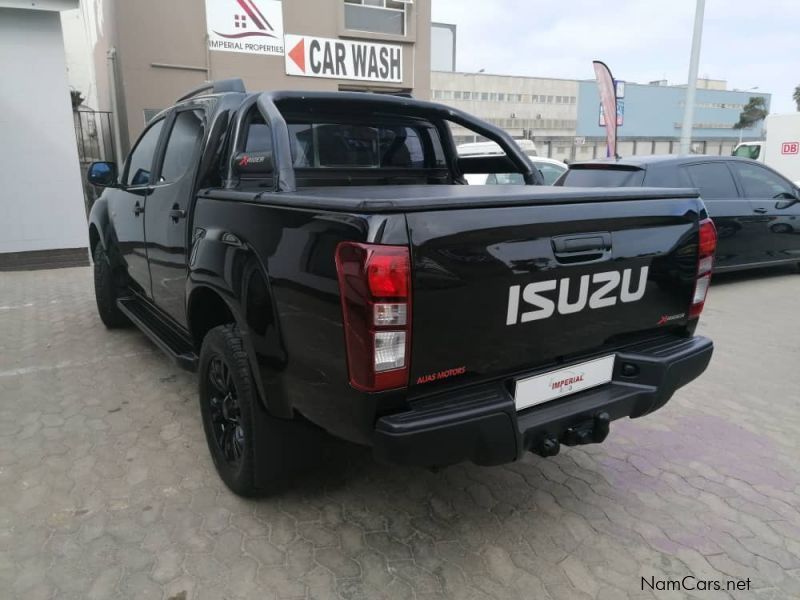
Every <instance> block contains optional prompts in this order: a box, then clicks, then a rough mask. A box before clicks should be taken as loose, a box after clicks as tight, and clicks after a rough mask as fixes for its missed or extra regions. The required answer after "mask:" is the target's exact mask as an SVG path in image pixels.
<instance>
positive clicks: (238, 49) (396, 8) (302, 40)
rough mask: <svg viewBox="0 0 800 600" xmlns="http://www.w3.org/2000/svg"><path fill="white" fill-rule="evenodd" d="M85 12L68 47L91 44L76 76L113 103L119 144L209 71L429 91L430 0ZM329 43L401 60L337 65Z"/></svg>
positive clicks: (225, 1)
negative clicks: (384, 65)
mask: <svg viewBox="0 0 800 600" xmlns="http://www.w3.org/2000/svg"><path fill="white" fill-rule="evenodd" d="M71 18H72V15H67V16H65V20H69V19H71ZM78 20H80V21H82V23H83V24H84V28H83V31H81V30H80V28H78V27H74V28H68V32H69V34H70V35H69V37H68V39H67V47H68V48H69V49H70V50H69V51H68V54H69V55H70V56H71V57H74V56H75V55H78V54H80V53H81V52H83V53H84V54H88V56H86V62H88V63H91V64H92V68H91V69H85V68H78V69H76V71H77V72H76V78H75V80H74V81H75V82H74V83H73V85H74V86H76V87H77V86H85V87H86V89H80V91H81V92H83V94H84V96H86V98H87V103H88V104H89V105H90V108H92V109H95V110H100V111H110V112H111V113H112V118H113V120H114V123H115V127H116V133H117V135H118V140H116V146H117V147H118V150H119V151H120V152H121V153H124V152H126V151H127V149H128V148H129V147H130V144H131V143H132V142H133V141H135V139H136V137H137V136H138V135H139V133H140V132H141V131H142V129H143V128H144V125H145V123H146V122H147V120H148V119H149V118H150V117H152V116H153V115H154V114H156V113H157V112H158V111H160V110H161V109H163V108H165V107H168V106H170V105H171V104H173V103H174V102H175V100H176V98H178V97H179V96H180V95H182V94H183V93H185V92H186V91H187V90H190V89H192V88H194V87H197V86H199V85H201V84H202V83H203V82H205V81H207V80H215V79H225V78H229V77H240V78H242V79H243V80H244V82H245V85H246V86H247V88H248V89H251V90H264V89H272V90H276V89H307V90H331V91H332V90H349V91H353V90H360V91H374V92H385V93H396V92H408V93H413V94H414V95H415V96H416V97H420V98H427V97H428V94H429V88H430V85H429V73H430V2H429V0H417V1H416V2H412V1H411V0H291V1H287V2H280V1H278V0H205V2H202V1H200V0H170V1H169V2H164V1H163V0H136V2H131V1H128V0H84V1H83V2H82V6H81V14H80V15H78ZM284 34H285V35H286V36H287V37H286V44H285V45H286V47H284ZM315 40H316V41H315ZM314 44H316V47H315V46H314ZM326 44H334V45H332V46H330V47H331V48H334V49H335V48H336V47H337V45H338V46H342V47H345V46H346V47H347V50H348V52H349V49H350V48H351V44H357V45H358V49H359V51H361V50H365V51H372V50H373V49H375V50H376V51H378V52H388V53H389V56H390V57H391V58H394V57H396V58H397V59H398V61H397V64H396V67H397V68H392V69H391V70H387V71H386V72H384V70H383V69H380V68H379V69H375V70H374V71H373V70H370V69H362V71H363V72H362V73H361V76H358V75H357V74H356V73H355V72H354V71H356V70H357V69H355V68H354V66H353V64H352V63H348V64H347V65H346V67H347V69H345V70H344V71H343V70H342V69H335V68H327V67H329V66H330V67H337V66H338V65H337V64H336V63H335V61H331V65H328V64H327V63H326V59H327V58H328V56H327V55H326V54H325V49H326ZM374 45H377V46H374ZM334 56H335V53H334ZM73 62H74V63H77V62H80V61H79V60H75V61H73ZM378 66H380V63H379V64H378ZM314 67H320V68H319V69H318V70H315V68H314ZM356 67H358V65H356ZM87 71H91V75H90V79H89V80H88V81H87V80H86V78H85V77H84V75H85V74H86V72H87ZM98 129H101V128H100V127H98Z"/></svg>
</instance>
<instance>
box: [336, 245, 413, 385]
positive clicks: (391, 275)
mask: <svg viewBox="0 0 800 600" xmlns="http://www.w3.org/2000/svg"><path fill="white" fill-rule="evenodd" d="M336 271H337V274H338V277H339V294H340V296H341V300H342V317H343V322H344V335H345V346H346V348H347V370H348V374H349V377H350V385H352V386H353V387H354V388H356V389H359V390H363V391H367V392H378V391H382V390H388V389H392V388H399V387H404V386H407V385H408V366H409V358H410V357H409V353H410V343H411V260H410V258H409V253H408V248H406V247H404V246H382V245H378V244H358V243H355V242H342V243H340V244H339V245H338V246H337V247H336Z"/></svg>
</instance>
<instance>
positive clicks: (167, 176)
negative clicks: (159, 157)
mask: <svg viewBox="0 0 800 600" xmlns="http://www.w3.org/2000/svg"><path fill="white" fill-rule="evenodd" d="M204 131H205V119H204V115H203V111H201V110H182V111H180V112H179V113H178V114H177V115H176V117H175V122H174V124H173V125H172V131H170V134H169V140H168V141H167V149H166V151H165V152H164V162H163V163H162V165H161V178H160V179H159V182H160V183H172V182H174V181H178V179H180V178H181V177H183V176H184V175H185V174H186V173H187V172H189V171H190V170H191V168H192V165H194V164H195V160H194V159H195V154H196V150H197V147H198V144H199V143H200V140H202V139H203V132H204Z"/></svg>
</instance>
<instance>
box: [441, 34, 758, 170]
mask: <svg viewBox="0 0 800 600" xmlns="http://www.w3.org/2000/svg"><path fill="white" fill-rule="evenodd" d="M456 39H457V38H456V29H455V25H447V24H443V23H434V24H433V31H432V37H431V40H432V44H431V68H432V69H433V72H432V73H431V98H432V99H433V100H435V101H437V102H442V103H443V104H447V105H450V106H453V107H454V108H459V109H461V110H465V111H467V112H469V113H472V114H474V115H476V116H478V117H480V118H482V119H484V120H486V121H489V122H490V123H493V124H494V125H497V126H498V127H500V128H502V129H504V130H506V131H507V132H508V133H510V134H511V135H512V136H513V137H515V138H519V139H523V138H524V139H532V140H534V141H535V143H536V145H537V149H538V152H539V154H541V155H543V156H550V157H553V158H558V159H561V160H565V159H566V160H585V159H591V158H596V157H600V156H605V154H606V147H605V146H606V142H605V128H604V127H603V126H601V125H600V98H599V95H598V93H597V84H596V82H595V81H594V80H586V81H581V80H577V79H555V78H544V77H521V76H514V75H494V74H489V73H483V72H479V73H463V72H457V71H456V70H455V68H456V61H457V54H456ZM451 67H452V68H451ZM697 88H698V89H697V95H696V106H695V112H694V128H693V132H692V135H693V142H692V151H693V152H696V153H706V154H730V153H731V152H732V150H733V147H734V146H735V145H736V143H738V142H739V141H740V140H742V139H745V140H747V139H760V138H763V137H764V128H763V123H762V124H758V125H756V126H754V127H751V128H748V129H743V130H738V129H733V125H734V123H736V122H737V121H738V120H739V114H740V113H741V111H742V108H743V107H744V105H745V104H746V103H747V102H748V101H749V99H750V98H751V97H753V96H761V97H763V98H764V99H765V103H766V105H767V107H768V108H769V102H770V94H762V93H759V92H754V91H741V90H728V89H727V82H725V81H724V80H719V79H707V78H705V79H700V80H698V85H697ZM623 89H624V97H623V98H621V100H620V115H619V117H618V118H619V123H620V125H619V130H618V136H619V141H618V148H617V151H618V153H619V154H620V155H622V156H625V155H631V154H655V153H658V154H666V153H674V152H677V151H678V142H679V138H680V134H681V131H680V130H681V123H682V121H683V110H684V97H685V95H686V87H685V86H682V85H681V86H675V85H669V84H668V82H666V81H652V82H650V83H648V84H636V83H626V84H625V85H624V86H622V89H621V90H620V91H622V90H623ZM453 134H454V136H455V138H456V142H457V143H466V142H475V141H480V136H476V135H475V134H474V133H472V132H470V131H468V130H466V129H464V128H462V127H453Z"/></svg>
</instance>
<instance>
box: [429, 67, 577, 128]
mask: <svg viewBox="0 0 800 600" xmlns="http://www.w3.org/2000/svg"><path fill="white" fill-rule="evenodd" d="M465 96H468V98H467V99H465ZM431 99H432V100H434V101H436V102H441V103H442V104H447V105H449V106H453V107H455V108H459V109H461V110H465V111H467V112H469V113H471V114H474V115H476V116H478V117H480V118H482V119H484V120H487V121H489V122H490V123H493V124H495V125H497V126H499V127H501V128H503V129H505V130H506V131H508V132H509V133H510V134H511V135H512V136H514V137H529V135H530V132H531V130H532V132H533V136H534V137H559V136H561V137H569V136H574V135H575V126H576V119H577V104H578V82H577V81H575V80H570V79H548V78H540V77H514V76H506V75H489V74H485V73H448V72H441V71H434V72H433V73H431ZM453 133H454V135H457V136H460V135H465V134H466V133H467V132H465V131H462V130H461V128H454V132H453Z"/></svg>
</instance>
